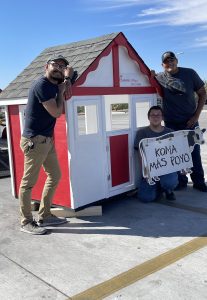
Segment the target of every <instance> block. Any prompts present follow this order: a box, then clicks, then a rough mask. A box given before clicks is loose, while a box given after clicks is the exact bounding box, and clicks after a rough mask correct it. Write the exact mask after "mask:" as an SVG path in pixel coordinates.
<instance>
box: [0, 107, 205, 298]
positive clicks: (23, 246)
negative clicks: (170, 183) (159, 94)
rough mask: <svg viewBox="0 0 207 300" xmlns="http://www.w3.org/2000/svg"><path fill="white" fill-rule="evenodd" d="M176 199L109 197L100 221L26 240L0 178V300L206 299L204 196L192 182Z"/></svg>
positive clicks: (72, 222) (81, 221)
mask: <svg viewBox="0 0 207 300" xmlns="http://www.w3.org/2000/svg"><path fill="white" fill-rule="evenodd" d="M205 122H206V111H204V112H203V113H202V120H201V122H200V125H201V127H202V128H203V127H206V126H203V124H202V123H205ZM206 137H207V136H206V134H205V138H206ZM206 140H207V139H206ZM201 150H202V159H203V166H204V169H205V173H206V174H207V144H205V145H202V146H201ZM175 193H176V197H177V200H176V202H173V203H172V202H167V201H166V200H164V199H163V200H162V201H161V202H159V203H148V204H144V203H141V202H139V201H138V199H137V198H136V196H135V195H134V196H119V197H115V198H114V199H112V200H111V201H106V202H105V203H103V206H102V210H103V214H102V216H97V217H95V216H93V217H78V218H69V219H68V221H69V222H68V223H67V224H63V225H62V226H58V227H56V228H55V227H50V228H49V233H48V234H47V235H43V236H32V235H29V234H25V233H22V232H20V230H19V228H20V225H19V207H18V200H17V199H14V198H13V197H12V196H11V185H10V178H1V179H0V299H1V300H10V299H11V300H14V299H15V300H24V299H31V300H40V299H41V300H42V299H52V300H55V299H57V300H62V299H65V300H66V299H73V300H78V299H81V300H93V299H108V300H120V299H121V300H135V299H141V300H151V299H153V300H154V299H155V300H158V299H159V300H166V299H167V300H171V299H172V300H174V299H176V300H177V299H182V300H194V299H196V300H204V299H207V247H206V246H207V194H206V193H202V192H199V191H196V190H195V189H193V187H192V184H191V182H189V185H188V188H187V189H186V190H182V191H176V192H175ZM35 215H36V212H34V216H35Z"/></svg>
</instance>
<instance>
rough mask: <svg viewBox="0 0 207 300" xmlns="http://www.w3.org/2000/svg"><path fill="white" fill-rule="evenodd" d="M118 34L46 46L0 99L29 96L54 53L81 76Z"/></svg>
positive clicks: (5, 90)
mask: <svg viewBox="0 0 207 300" xmlns="http://www.w3.org/2000/svg"><path fill="white" fill-rule="evenodd" d="M118 34H119V33H111V34H107V35H104V36H101V37H98V38H94V39H89V40H84V41H80V42H74V43H70V44H65V45H59V46H55V47H50V48H46V49H45V50H44V51H42V52H41V53H40V54H39V55H38V56H37V57H36V58H35V59H34V60H33V61H32V62H31V63H30V64H29V66H27V67H26V68H25V69H24V70H23V71H22V72H21V73H20V74H19V75H18V76H17V77H16V78H15V79H14V80H13V81H12V82H11V83H10V84H9V85H8V86H7V87H6V88H5V89H4V90H3V91H2V93H1V94H0V100H10V99H11V100H16V99H24V98H27V96H28V90H29V88H30V86H31V84H32V82H33V81H34V80H35V79H37V78H38V77H39V76H41V75H43V74H44V65H45V63H46V61H47V60H48V59H49V57H50V56H51V55H53V54H54V53H56V54H61V55H63V56H64V57H66V58H67V60H68V61H69V62H70V65H71V66H72V67H73V68H74V70H76V71H77V72H78V78H79V77H80V76H81V75H82V74H83V72H84V71H85V70H86V69H87V68H88V67H89V66H90V65H91V63H92V62H93V61H94V60H95V59H96V58H97V57H98V56H99V55H100V54H101V52H102V51H103V50H104V49H105V48H106V47H107V46H108V45H109V44H110V43H111V42H112V41H113V40H114V39H115V38H116V36H117V35H118Z"/></svg>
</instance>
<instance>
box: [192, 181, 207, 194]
mask: <svg viewBox="0 0 207 300" xmlns="http://www.w3.org/2000/svg"><path fill="white" fill-rule="evenodd" d="M193 188H194V189H196V190H199V191H201V192H204V193H205V192H207V186H206V184H205V183H200V184H195V183H194V185H193Z"/></svg>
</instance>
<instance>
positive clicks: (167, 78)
mask: <svg viewBox="0 0 207 300" xmlns="http://www.w3.org/2000/svg"><path fill="white" fill-rule="evenodd" d="M177 65H178V59H177V57H176V56H175V54H174V53H173V52H171V51H167V52H165V53H164V54H163V55H162V66H163V68H164V72H162V73H159V74H157V75H156V76H155V77H156V79H157V80H158V82H159V83H160V84H161V86H162V90H163V112H164V121H165V125H166V126H167V127H169V128H172V129H173V130H174V131H176V130H182V129H194V128H195V127H197V126H199V124H198V119H199V116H200V114H201V111H202V109H203V106H204V104H205V100H206V91H205V88H204V82H203V81H202V80H201V78H200V77H199V76H198V74H197V73H196V72H195V71H194V70H193V69H189V68H181V67H178V66H177ZM195 94H197V100H196V97H195ZM192 160H193V168H192V173H191V174H190V176H191V179H192V181H193V187H194V188H195V189H197V190H199V191H202V192H207V186H206V184H205V177H204V171H203V167H202V162H201V156H200V146H199V145H195V147H194V150H193V152H192ZM187 182H188V178H187V176H186V175H183V174H179V185H178V188H179V189H180V188H183V187H187Z"/></svg>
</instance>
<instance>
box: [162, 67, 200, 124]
mask: <svg viewBox="0 0 207 300" xmlns="http://www.w3.org/2000/svg"><path fill="white" fill-rule="evenodd" d="M171 76H172V77H175V78H178V79H180V80H182V82H183V83H184V86H185V89H186V92H185V93H177V94H176V93H172V92H171V91H170V90H169V89H167V88H165V87H162V88H163V92H164V98H163V112H164V120H165V121H166V122H175V123H182V122H183V123H185V122H187V121H188V120H189V119H190V118H191V117H192V116H193V115H194V113H195V111H196V107H197V103H196V99H195V92H196V91H198V90H199V89H200V88H201V87H202V86H203V85H204V82H203V81H202V80H201V78H200V77H199V76H198V74H197V73H196V72H195V71H194V70H193V69H189V68H180V67H179V68H178V72H177V73H176V74H173V75H171Z"/></svg>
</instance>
